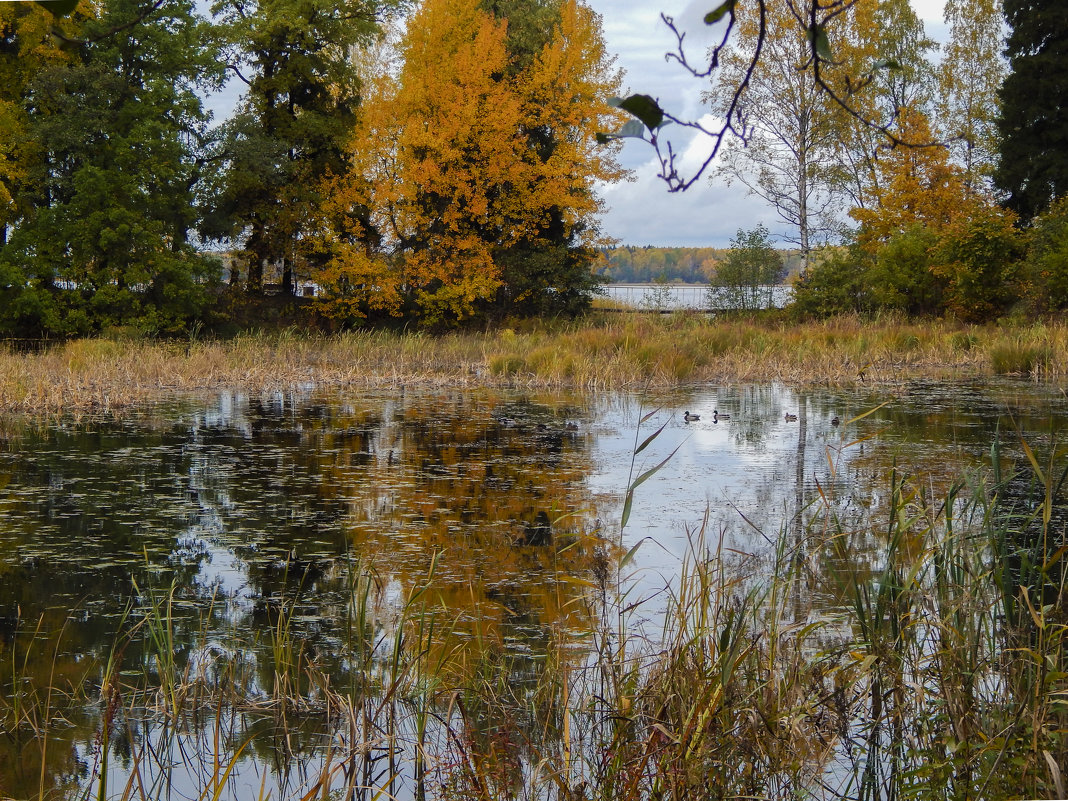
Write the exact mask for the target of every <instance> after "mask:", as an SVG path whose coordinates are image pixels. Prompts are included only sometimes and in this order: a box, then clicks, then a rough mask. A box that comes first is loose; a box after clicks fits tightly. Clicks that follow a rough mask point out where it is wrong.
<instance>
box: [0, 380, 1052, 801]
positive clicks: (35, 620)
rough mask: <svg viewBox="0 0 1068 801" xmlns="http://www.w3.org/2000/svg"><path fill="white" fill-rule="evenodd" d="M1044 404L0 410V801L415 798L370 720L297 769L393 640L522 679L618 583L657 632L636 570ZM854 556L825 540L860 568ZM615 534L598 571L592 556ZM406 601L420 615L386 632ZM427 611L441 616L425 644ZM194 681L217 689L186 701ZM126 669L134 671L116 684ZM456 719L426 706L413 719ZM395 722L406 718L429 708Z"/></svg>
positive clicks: (923, 389) (753, 536)
mask: <svg viewBox="0 0 1068 801" xmlns="http://www.w3.org/2000/svg"><path fill="white" fill-rule="evenodd" d="M1066 409H1068V401H1066V399H1065V396H1064V394H1063V393H1062V392H1061V391H1060V390H1058V389H1057V388H1054V387H1048V386H1039V385H1033V384H1025V383H1017V382H1009V381H998V382H993V381H991V382H981V383H967V384H952V385H950V384H931V383H922V382H907V383H902V384H901V385H900V386H898V387H895V388H893V389H879V388H874V389H868V388H861V389H857V390H852V391H848V392H846V391H833V390H830V389H807V390H797V389H793V388H790V387H786V386H782V385H765V386H733V385H732V386H705V387H695V388H689V389H686V390H684V391H678V392H672V393H665V394H663V395H658V396H654V397H639V396H637V395H634V394H615V395H609V394H604V395H594V396H590V395H584V394H561V393H537V392H525V393H524V392H518V391H503V390H491V389H477V390H467V389H465V390H459V389H441V390H436V391H435V390H428V389H411V390H401V391H397V392H365V393H351V394H346V393H327V392H319V391H315V390H311V389H309V390H307V391H304V392H298V393H292V394H271V395H265V396H248V395H243V394H239V393H229V392H227V393H221V394H218V395H215V396H211V397H191V398H184V399H180V400H172V401H167V402H162V403H158V404H155V405H151V406H148V407H145V408H142V409H138V410H135V411H133V412H130V413H127V414H123V415H122V416H121V417H110V416H109V417H98V416H86V417H82V418H79V419H73V418H70V419H61V420H55V421H50V422H43V421H26V422H19V421H13V420H7V421H5V422H4V424H3V429H2V430H0V521H2V522H0V657H2V659H0V702H2V706H0V715H2V720H3V727H4V730H3V736H2V737H0V797H13V798H24V797H31V796H33V797H37V796H38V795H42V796H44V797H57V798H60V797H79V796H84V795H86V794H96V793H97V792H98V788H104V789H106V792H105V795H106V796H107V797H139V796H138V793H147V794H149V795H151V796H152V797H159V796H161V795H162V794H165V792H166V793H170V792H172V791H173V792H174V793H176V794H177V795H178V796H179V797H193V798H195V797H211V795H212V793H207V795H205V793H206V792H207V791H206V790H205V789H204V788H205V787H215V788H216V789H218V788H221V787H225V788H227V789H226V793H225V794H223V795H219V796H216V797H235V798H237V797H241V798H246V797H247V798H255V797H267V795H270V797H272V798H288V797H304V796H305V794H307V793H309V792H316V791H317V788H318V790H321V792H322V793H323V794H324V797H325V794H326V793H327V791H328V790H330V788H331V787H333V788H338V787H342V786H344V787H353V786H356V785H357V784H358V785H359V786H360V787H362V788H364V790H365V791H366V789H367V788H368V787H371V786H376V787H377V786H387V785H388V788H389V792H390V793H392V794H393V795H395V796H398V797H417V796H419V795H420V793H421V792H423V789H422V787H421V785H420V783H419V781H416V779H418V778H419V777H420V772H421V771H423V770H425V766H424V767H420V765H421V764H422V763H421V761H420V759H414V762H413V761H412V760H411V759H409V763H408V764H407V766H398V765H399V763H400V761H402V760H401V758H400V757H399V756H398V753H397V752H396V751H395V748H394V745H393V741H392V740H390V739H389V737H386V736H383V737H382V738H380V740H375V738H373V737H371V736H370V735H369V734H368V732H367V731H364V732H363V733H362V734H361V735H359V736H361V737H363V738H364V746H365V747H364V750H363V751H362V752H361V753H362V754H363V756H364V757H365V758H364V759H362V761H361V762H360V766H359V767H357V764H356V762H357V761H356V760H355V758H354V757H353V755H352V753H351V752H350V753H349V754H348V756H347V757H346V759H347V760H348V761H347V762H345V763H344V764H343V765H342V766H341V767H338V768H337V769H336V770H333V771H332V770H330V769H328V768H324V767H323V764H324V760H326V761H327V763H328V767H329V760H330V759H331V758H333V757H332V751H331V749H332V748H333V747H334V746H335V745H336V743H337V742H339V738H340V739H343V738H344V735H345V732H346V731H347V732H349V733H354V732H355V731H356V729H357V728H358V726H357V724H358V721H357V720H356V719H355V716H354V713H353V711H352V710H353V709H356V708H361V709H364V711H365V713H366V710H367V709H368V708H369V706H368V705H372V704H377V706H375V709H377V710H379V711H380V710H381V708H382V705H383V704H384V703H385V702H384V701H383V700H382V699H383V697H386V698H388V697H389V691H388V686H389V680H395V681H399V680H400V678H401V677H400V676H399V675H398V672H399V668H398V667H397V656H396V655H397V654H398V653H399V652H400V650H401V648H402V646H404V647H407V643H409V642H410V641H411V639H410V638H411V636H414V637H415V641H416V642H418V643H424V638H425V643H424V644H423V645H422V646H421V647H420V648H417V649H416V652H417V654H418V655H417V659H416V661H417V662H418V663H419V664H420V665H422V667H421V668H420V670H421V671H423V673H422V674H421V675H423V676H424V678H426V683H424V684H423V685H420V686H422V687H424V689H425V688H426V687H428V686H431V685H433V684H434V682H439V683H440V682H442V681H444V680H443V679H440V678H439V679H435V678H434V677H435V676H441V675H443V674H444V673H445V672H447V671H446V670H445V668H444V667H441V666H444V665H445V664H446V662H448V663H449V664H450V665H451V664H453V662H454V661H455V660H457V659H460V660H461V661H465V660H466V661H465V664H468V663H478V664H480V665H486V664H490V663H493V664H499V665H506V666H507V667H506V669H505V671H504V676H505V678H504V679H503V680H504V681H507V682H508V683H510V684H511V685H512V687H513V689H514V690H515V688H527V689H529V690H530V692H531V693H534V692H535V689H536V688H537V686H538V685H539V681H540V678H539V677H540V676H541V675H542V674H543V672H544V671H545V670H546V665H547V664H549V663H553V664H556V663H557V662H560V661H562V662H565V663H569V664H575V665H578V664H582V663H583V660H584V659H585V658H586V655H587V654H588V652H589V649H590V647H591V642H592V640H591V639H590V637H591V635H590V631H591V627H592V626H594V625H595V624H596V622H597V617H598V616H597V613H596V611H595V609H594V607H595V606H596V604H595V603H594V602H593V601H591V598H592V599H594V600H595V599H596V598H597V597H598V596H599V595H600V596H603V595H604V593H605V592H606V588H607V587H609V586H611V585H613V584H614V583H618V582H622V583H624V584H625V585H626V587H625V593H626V597H627V598H628V599H629V600H628V604H627V608H628V611H629V613H630V614H629V615H628V618H627V620H628V623H627V625H629V626H634V627H635V628H641V630H642V631H644V632H647V633H649V632H651V633H650V634H649V635H648V636H654V637H655V631H656V630H657V627H658V626H659V625H660V623H659V615H661V614H662V612H663V610H664V597H665V593H664V589H665V587H669V586H671V584H672V582H673V581H674V580H675V579H676V578H677V576H678V574H679V570H680V565H681V564H682V563H683V561H684V560H686V559H688V558H691V557H692V556H693V555H694V554H695V553H696V552H697V550H698V549H700V548H705V547H707V548H711V549H713V550H719V551H727V552H729V553H731V554H732V555H733V556H734V557H735V558H736V559H739V560H742V559H750V558H752V559H762V558H765V557H767V556H768V554H769V553H770V552H772V551H773V550H774V548H775V543H776V542H777V541H778V540H779V537H780V535H781V534H782V533H783V532H786V531H789V530H790V527H791V526H794V525H796V524H797V521H799V520H800V519H801V518H803V517H804V516H805V515H806V513H807V510H810V509H811V508H812V507H813V505H818V504H823V505H825V506H827V505H829V506H831V507H833V508H834V510H835V513H836V514H837V515H839V516H840V518H849V517H850V516H856V517H858V518H861V517H871V516H873V515H877V514H878V512H879V510H881V509H883V508H884V507H885V506H886V505H887V504H888V503H889V486H890V485H889V479H888V476H889V474H890V472H891V471H892V470H893V469H894V468H895V466H896V467H897V468H898V469H900V470H903V471H908V472H911V473H914V474H917V475H922V476H923V477H924V478H923V482H924V483H925V484H926V486H928V487H929V488H930V489H931V491H932V493H935V494H937V493H944V492H946V491H948V489H949V488H950V487H951V486H952V485H953V483H954V482H956V481H957V480H958V479H959V478H960V477H961V476H963V475H965V474H966V473H968V471H972V470H977V469H983V468H984V466H986V467H987V468H988V467H989V460H990V449H991V444H992V443H993V442H994V441H995V440H999V439H1000V440H1002V441H1003V442H1004V443H1005V449H1006V450H1005V452H1006V454H1008V455H1009V456H1011V455H1012V454H1019V452H1020V450H1019V448H1020V445H1019V443H1020V441H1021V439H1027V438H1029V437H1032V436H1034V437H1048V435H1049V433H1050V426H1051V421H1056V420H1058V419H1064V414H1065V411H1066ZM687 412H689V413H691V414H695V415H699V419H693V420H689V421H688V420H687V419H685V418H686V413H687ZM714 412H718V414H715V413H714ZM639 476H647V478H645V480H643V481H641V483H640V484H639V485H638V486H636V487H635V488H634V491H633V498H632V502H631V504H630V509H629V516H628V519H627V523H626V527H625V528H624V529H622V530H621V528H620V522H621V512H622V509H623V505H624V499H625V497H626V495H627V490H628V487H630V486H632V485H633V484H634V482H635V481H636V479H638V478H639ZM635 548H637V549H636V550H634V549H635ZM879 549H880V543H877V542H869V543H867V546H862V547H860V548H859V549H858V550H856V551H855V552H854V553H852V554H851V556H850V558H851V559H852V560H854V562H855V564H856V565H860V566H861V567H862V569H874V567H875V566H876V564H877V562H878V555H877V554H878V553H879V552H880V550H879ZM631 551H633V555H631V556H630V558H628V559H626V560H623V564H625V565H626V570H625V571H623V573H624V574H623V575H619V574H617V573H616V572H615V570H614V569H610V566H611V565H619V564H620V563H621V558H622V555H623V554H628V555H630V552H631ZM769 564H770V562H769ZM816 569H817V570H818V571H826V572H828V573H830V572H833V570H834V569H835V567H834V566H833V565H830V564H824V565H817V566H816ZM814 598H815V601H814V602H815V603H816V604H817V606H819V605H820V604H825V605H826V608H827V609H828V610H831V609H833V607H834V605H835V604H837V603H839V602H840V600H839V599H838V598H837V597H836V595H835V593H833V592H829V591H828V592H826V593H824V594H823V595H822V596H821V593H820V591H819V590H818V589H816V590H815V591H814ZM413 620H415V621H417V626H416V628H417V629H418V633H417V634H415V635H403V634H402V633H398V632H401V631H402V630H403V629H404V626H405V625H407V626H409V629H410V628H411V626H412V621H413ZM398 621H400V625H399V626H398ZM431 627H438V628H439V629H447V630H448V635H449V638H450V642H452V643H453V644H452V645H450V646H449V649H450V650H448V652H447V653H446V649H445V648H444V646H440V647H439V646H437V645H435V644H433V643H436V642H437V640H436V639H435V635H434V634H433V633H432V632H430V631H429V629H430V628H431ZM405 636H409V639H408V640H405V639H404V638H405ZM457 643H459V644H457ZM562 643H563V645H561V644H562ZM394 646H396V647H394ZM461 652H462V653H463V656H462V658H461V657H458V656H457V654H460V653H461ZM391 655H392V657H391ZM391 658H392V660H393V661H392V662H391ZM419 660H422V661H421V662H420V661H419ZM431 662H433V663H434V664H433V665H431ZM439 667H440V668H441V669H440V670H439V669H438V668H439ZM486 669H487V670H488V668H486ZM391 670H392V671H394V672H393V673H392V674H391V673H390V671H391ZM403 678H405V679H407V678H408V677H407V676H405V677H403ZM487 680H488V679H487ZM198 681H199V682H200V683H201V684H203V685H204V686H207V687H210V688H214V692H213V693H210V692H209V693H208V695H207V697H205V698H199V697H198V698H191V697H190V696H188V695H187V694H188V693H190V692H192V691H191V690H190V689H189V688H190V687H192V686H193V685H194V684H197V682H198ZM280 684H284V685H285V686H281V687H280ZM372 684H373V685H374V687H373V688H372V687H371V685H372ZM357 685H358V686H359V688H361V689H360V691H359V692H357V691H356V690H354V689H352V688H353V687H356V686H357ZM134 686H146V687H150V688H152V689H151V690H148V691H144V692H142V693H141V694H138V693H136V692H133V691H130V690H126V691H120V689H119V688H121V687H134ZM197 686H200V685H197ZM435 686H438V685H435ZM221 688H222V689H221ZM342 688H347V689H344V692H345V693H348V695H347V696H345V697H348V698H350V699H351V698H356V697H357V696H358V697H359V699H360V702H359V704H356V705H353V706H351V707H350V708H349V717H348V718H347V719H346V718H344V716H340V717H339V715H338V713H337V709H336V707H335V706H334V705H332V703H331V702H330V699H331V698H334V697H335V695H334V694H335V693H339V692H341V691H342ZM224 690H225V691H224ZM280 690H281V695H282V697H284V698H288V699H291V700H292V701H293V703H292V705H291V706H290V705H287V704H282V705H281V706H280V705H279V702H278V698H279V695H280ZM515 691H516V692H519V690H515ZM179 695H181V696H182V698H181V699H179V698H178V696H179ZM417 696H418V694H415V695H412V694H411V693H409V694H408V695H407V696H405V697H406V699H407V700H406V701H405V703H408V704H409V706H410V707H411V708H418V703H417V700H418V698H417ZM238 698H239V699H240V702H238V701H237V700H234V699H238ZM413 698H416V700H412V699H413ZM374 699H377V700H374ZM390 703H399V702H398V701H396V699H390ZM457 703H458V702H457ZM360 704H363V706H360ZM413 704H414V705H415V706H414V707H412V706H411V705H413ZM454 707H455V705H453V706H450V707H449V710H450V711H448V712H442V711H441V709H440V699H439V707H438V708H437V711H436V712H435V715H436V716H437V720H438V723H439V724H441V723H442V721H444V722H445V723H446V724H447V723H448V718H449V715H451V714H454V713H455V714H460V713H459V712H455V708H459V707H455V708H454ZM427 709H429V707H427V708H424V709H423V712H424V713H425V712H426V711H427ZM464 714H465V715H468V717H465V718H464V720H465V722H466V723H467V725H468V726H469V727H470V726H471V725H472V723H471V721H472V720H478V719H479V713H478V712H477V711H474V712H472V711H470V710H467V711H465V712H464ZM431 717H433V716H431ZM412 720H414V721H415V722H414V723H413V722H411V721H412ZM420 720H422V721H423V724H419V721H420ZM102 721H105V722H106V723H107V725H104V724H102ZM405 725H408V726H410V727H414V728H411V729H410V731H409V734H410V735H411V739H415V740H418V739H419V738H420V737H424V736H427V735H426V732H427V728H426V726H427V724H426V722H425V715H424V717H420V715H419V714H415V715H414V717H411V718H409V719H408V723H407V724H405ZM420 725H422V726H423V727H422V728H420ZM486 730H487V731H491V730H493V726H492V725H490V724H489V723H486ZM394 735H396V732H395V731H394V732H391V733H390V737H392V736H394ZM356 736H357V735H356V734H353V737H356ZM220 743H222V744H220ZM383 743H385V744H383ZM246 745H247V746H248V747H247V748H246V747H245V746H246ZM350 745H351V743H350ZM376 749H377V750H376ZM371 752H374V753H375V754H376V756H375V758H374V759H373V760H372V759H370V758H369V757H367V754H369V753H371ZM416 752H418V749H416ZM146 753H151V755H152V757H151V759H147V758H146V757H145V756H144V755H145V754H146ZM220 753H224V754H226V755H228V756H227V757H226V759H224V760H223V761H222V767H220V760H219V756H220ZM339 764H340V763H339ZM412 765H414V767H413V766H412ZM309 766H310V767H309ZM225 768H232V769H225ZM354 771H364V774H363V776H362V779H361V782H362V783H360V782H354V780H353V778H352V773H353V772H354ZM372 774H374V775H372ZM383 775H386V778H382V776H383ZM324 776H325V777H327V778H326V779H324V778H323V777H324ZM316 777H317V778H316ZM413 777H414V778H413ZM423 778H425V774H423ZM316 782H318V784H317V783H316ZM136 788H140V789H136ZM146 788H147V789H146ZM135 789H136V792H135ZM446 795H447V793H446Z"/></svg>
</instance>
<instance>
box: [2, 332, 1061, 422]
mask: <svg viewBox="0 0 1068 801" xmlns="http://www.w3.org/2000/svg"><path fill="white" fill-rule="evenodd" d="M1065 372H1068V325H1065V324H1063V323H1056V324H1044V323H1036V324H1034V325H1029V326H1004V327H1003V326H983V327H974V326H962V325H956V324H952V323H946V322H939V321H935V322H927V323H906V322H898V321H885V322H867V321H862V320H859V319H855V318H845V319H838V320H834V321H830V322H824V323H809V324H793V323H786V322H782V321H771V320H769V321H747V320H722V321H710V320H709V319H708V318H706V317H705V316H703V315H696V314H695V315H688V314H677V315H656V314H649V315H640V314H627V315H622V314H608V313H605V314H602V315H600V316H594V317H591V318H589V319H587V320H584V321H580V322H574V323H560V324H556V325H548V324H539V325H532V326H530V328H529V330H513V329H502V330H495V331H490V332H485V333H456V334H448V335H444V336H432V335H429V334H423V333H409V334H397V333H392V332H385V331H359V332H352V333H346V334H341V335H338V336H330V337H320V336H307V335H303V334H300V333H298V332H295V331H292V330H290V331H284V332H282V333H280V334H272V335H266V334H265V335H246V336H240V337H237V338H234V339H231V340H225V341H215V340H190V341H187V342H185V341H183V342H173V341H172V342H155V341H114V340H83V341H76V342H68V343H62V344H57V345H54V346H51V347H47V348H45V349H43V350H40V351H37V352H17V351H14V350H11V349H5V350H3V351H0V409H3V410H5V411H23V412H31V413H48V412H54V411H58V410H63V409H83V410H98V409H115V408H118V407H121V406H124V405H128V404H131V403H137V402H140V401H143V400H146V399H148V398H152V397H158V396H160V395H161V394H165V393H169V392H182V391H190V390H198V389H208V388H218V387H230V388H244V389H248V390H250V391H257V390H264V389H284V388H287V387H293V386H298V385H306V384H315V385H319V386H331V385H332V386H383V385H386V386H389V385H398V386H399V385H402V384H408V385H411V384H417V383H438V384H459V385H462V384H471V383H480V384H499V385H516V386H532V387H533V386H542V387H555V386H559V387H578V388H587V389H627V388H635V387H649V386H660V387H664V386H672V385H678V384H687V383H699V382H731V381H735V382H758V381H774V380H780V381H785V382H789V383H792V384H797V385H804V384H835V385H849V384H853V383H857V382H866V383H893V382H897V381H901V380H904V379H908V378H914V377H931V378H939V377H947V376H982V375H991V374H1018V375H1024V376H1028V377H1033V378H1036V379H1050V378H1057V377H1059V376H1062V375H1064V374H1065Z"/></svg>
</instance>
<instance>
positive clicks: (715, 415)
mask: <svg viewBox="0 0 1068 801" xmlns="http://www.w3.org/2000/svg"><path fill="white" fill-rule="evenodd" d="M730 419H731V416H730V415H729V414H721V413H720V412H718V411H717V410H715V409H713V410H712V422H713V423H718V422H719V421H720V420H730Z"/></svg>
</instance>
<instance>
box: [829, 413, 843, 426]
mask: <svg viewBox="0 0 1068 801" xmlns="http://www.w3.org/2000/svg"><path fill="white" fill-rule="evenodd" d="M841 422H842V421H841V420H839V419H838V415H835V416H834V417H832V418H831V425H832V426H836V425H838V424H839V423H841Z"/></svg>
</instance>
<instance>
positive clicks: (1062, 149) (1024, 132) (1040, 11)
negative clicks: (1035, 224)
mask: <svg viewBox="0 0 1068 801" xmlns="http://www.w3.org/2000/svg"><path fill="white" fill-rule="evenodd" d="M1004 7H1005V16H1006V19H1007V21H1008V24H1009V26H1010V28H1011V32H1010V33H1009V38H1008V42H1007V44H1006V48H1005V54H1006V56H1008V59H1009V74H1008V76H1007V77H1006V78H1005V82H1004V83H1003V84H1002V87H1001V116H1000V118H999V120H998V132H999V133H1000V135H1001V147H1000V154H999V155H1000V157H999V160H998V166H997V169H996V171H995V175H994V183H995V185H996V186H997V187H998V188H999V189H1000V190H1002V191H1003V192H1004V193H1005V194H1006V197H1005V201H1004V202H1005V205H1006V206H1008V207H1009V208H1010V209H1012V210H1013V211H1015V212H1016V213H1017V214H1018V215H1019V216H1020V219H1021V220H1022V221H1023V222H1028V221H1030V220H1031V219H1032V218H1034V217H1035V216H1037V215H1038V214H1041V213H1042V212H1043V211H1044V210H1045V209H1047V208H1048V207H1049V206H1050V204H1051V203H1052V202H1053V201H1055V200H1057V199H1058V198H1061V197H1064V196H1065V195H1066V194H1068V146H1066V143H1068V11H1066V9H1065V5H1064V2H1063V0H1004Z"/></svg>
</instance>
